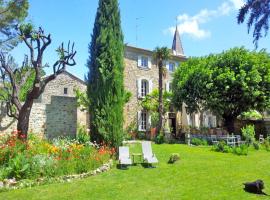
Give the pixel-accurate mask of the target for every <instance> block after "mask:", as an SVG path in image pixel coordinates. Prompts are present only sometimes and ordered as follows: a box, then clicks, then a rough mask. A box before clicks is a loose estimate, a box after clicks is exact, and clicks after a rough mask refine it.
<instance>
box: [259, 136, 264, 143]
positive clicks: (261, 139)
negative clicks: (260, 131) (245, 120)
mask: <svg viewBox="0 0 270 200" xmlns="http://www.w3.org/2000/svg"><path fill="white" fill-rule="evenodd" d="M259 142H260V144H262V143H264V137H263V135H260V137H259Z"/></svg>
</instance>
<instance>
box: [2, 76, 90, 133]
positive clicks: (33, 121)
mask: <svg viewBox="0 0 270 200" xmlns="http://www.w3.org/2000/svg"><path fill="white" fill-rule="evenodd" d="M75 89H79V90H80V91H82V92H86V90H87V85H86V83H85V82H84V81H82V80H81V79H79V78H77V77H76V76H74V75H72V74H71V73H69V72H67V71H65V72H64V73H62V74H60V75H58V76H57V78H56V79H55V80H53V81H51V82H49V83H48V84H47V86H46V88H45V90H44V92H43V94H42V95H41V96H40V98H39V99H37V100H36V101H35V103H34V105H33V107H32V110H31V115H30V124H29V125H30V126H29V130H30V132H33V133H40V134H44V135H45V136H46V137H47V138H53V137H57V136H70V137H74V136H75V134H76V129H77V126H78V125H84V126H86V127H88V124H89V117H88V113H87V112H86V111H81V109H80V108H78V107H77V100H76V98H75V91H74V90H75ZM16 125H17V121H16V120H14V119H12V118H9V117H8V116H6V110H5V106H4V104H3V103H2V104H1V105H0V132H11V131H12V130H16Z"/></svg>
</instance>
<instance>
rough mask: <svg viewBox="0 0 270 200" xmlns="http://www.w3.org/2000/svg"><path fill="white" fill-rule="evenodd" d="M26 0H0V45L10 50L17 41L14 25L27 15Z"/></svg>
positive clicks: (27, 5)
mask: <svg viewBox="0 0 270 200" xmlns="http://www.w3.org/2000/svg"><path fill="white" fill-rule="evenodd" d="M28 8H29V3H28V0H7V1H3V0H2V1H0V17H1V20H0V29H1V33H0V47H1V48H2V49H7V50H10V49H12V48H13V47H14V46H16V45H17V43H18V38H16V36H17V31H16V26H17V25H18V24H19V23H21V22H22V21H23V20H24V19H25V18H26V17H27V15H28Z"/></svg>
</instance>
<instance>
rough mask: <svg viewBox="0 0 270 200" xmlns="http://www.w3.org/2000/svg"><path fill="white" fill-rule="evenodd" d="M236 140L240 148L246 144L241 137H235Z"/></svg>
mask: <svg viewBox="0 0 270 200" xmlns="http://www.w3.org/2000/svg"><path fill="white" fill-rule="evenodd" d="M235 139H236V142H235V143H236V145H238V146H240V145H242V144H245V141H243V140H242V139H241V135H235Z"/></svg>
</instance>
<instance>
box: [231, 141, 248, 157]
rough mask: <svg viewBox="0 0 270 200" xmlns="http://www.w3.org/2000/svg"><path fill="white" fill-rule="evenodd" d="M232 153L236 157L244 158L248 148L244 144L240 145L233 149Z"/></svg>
mask: <svg viewBox="0 0 270 200" xmlns="http://www.w3.org/2000/svg"><path fill="white" fill-rule="evenodd" d="M233 153H234V154H236V155H239V156H241V155H243V156H246V155H248V146H247V145H245V144H242V145H240V146H238V147H234V148H233Z"/></svg>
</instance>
